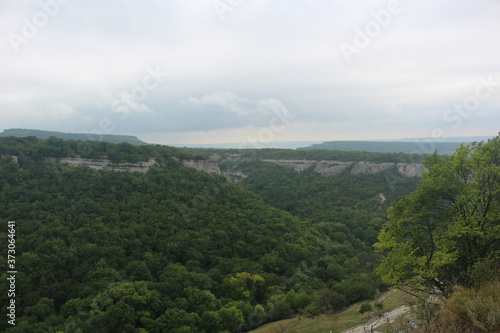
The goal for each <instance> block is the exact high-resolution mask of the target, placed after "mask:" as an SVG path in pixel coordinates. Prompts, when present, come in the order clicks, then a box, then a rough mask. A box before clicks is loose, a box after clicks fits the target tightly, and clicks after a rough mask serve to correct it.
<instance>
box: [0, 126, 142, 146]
mask: <svg viewBox="0 0 500 333" xmlns="http://www.w3.org/2000/svg"><path fill="white" fill-rule="evenodd" d="M5 136H15V137H27V136H35V137H37V138H39V139H48V138H50V137H51V136H53V137H56V138H59V139H63V140H84V141H104V142H110V143H123V142H127V143H130V144H132V145H136V146H141V145H147V144H148V143H147V142H144V141H142V140H139V139H138V138H137V137H135V136H132V135H113V134H92V133H83V134H82V133H80V134H76V133H62V132H53V131H42V130H35V129H20V128H13V129H6V130H4V131H3V132H2V133H0V137H5Z"/></svg>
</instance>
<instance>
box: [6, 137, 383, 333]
mask: <svg viewBox="0 0 500 333" xmlns="http://www.w3.org/2000/svg"><path fill="white" fill-rule="evenodd" d="M0 156H2V158H1V162H0V198H1V199H0V220H2V221H4V223H1V224H0V231H1V233H2V236H1V237H2V238H3V239H7V237H6V236H7V235H6V233H7V221H15V223H16V224H15V228H16V238H15V239H16V267H15V268H16V270H17V272H18V273H17V275H16V290H15V295H16V298H15V302H16V304H17V308H16V326H15V327H12V326H10V325H9V324H7V322H6V321H2V322H1V323H0V330H2V331H5V332H56V331H64V332H81V331H83V332H222V331H229V332H237V331H247V330H250V329H251V328H254V327H257V326H259V325H262V324H263V323H266V322H269V321H275V320H279V319H283V318H287V317H289V316H291V315H294V314H297V313H302V314H308V315H314V314H320V313H322V312H324V311H336V310H339V309H342V308H343V307H345V306H346V305H348V304H351V303H353V302H356V301H359V300H363V299H369V298H371V297H373V296H374V295H375V294H376V293H377V290H382V289H384V288H385V286H384V284H382V282H381V280H380V278H378V277H377V276H376V275H375V274H374V273H373V270H374V267H375V266H376V265H377V262H378V261H379V260H380V257H379V256H378V255H376V254H374V253H373V251H372V246H371V245H372V243H373V242H374V239H375V236H376V234H377V231H378V228H379V227H380V225H381V224H382V223H383V222H384V220H383V218H384V214H383V207H385V206H386V205H387V202H386V203H382V202H377V201H374V200H373V198H372V197H371V194H368V196H369V197H367V198H366V199H367V200H365V197H363V198H361V197H360V200H358V201H356V203H349V202H348V201H349V196H355V193H349V194H348V195H347V196H346V195H343V194H342V196H340V195H339V193H340V192H339V191H338V189H335V190H334V191H333V192H331V193H330V194H331V195H339V197H338V200H334V201H333V202H335V204H333V205H332V204H329V205H327V206H325V209H324V210H322V209H320V210H318V211H317V212H316V215H315V216H311V219H309V217H308V214H307V212H306V211H303V207H304V205H305V204H307V202H306V201H304V205H299V206H296V207H295V208H296V209H295V210H294V209H292V208H293V207H292V206H290V207H288V206H289V205H292V204H293V201H283V203H285V205H286V206H287V207H283V208H286V209H288V210H289V211H290V212H291V213H289V212H286V211H284V210H281V209H278V208H275V207H272V205H275V206H278V202H277V200H281V199H282V198H283V197H284V193H283V191H287V190H289V188H286V187H283V185H286V184H281V185H282V186H281V187H278V183H276V190H277V191H278V193H282V194H280V195H279V197H276V199H275V200H276V202H273V201H272V200H269V197H270V198H273V195H272V189H265V191H264V192H261V194H262V195H263V196H268V198H267V199H266V200H267V203H266V202H265V201H264V200H263V199H262V198H261V197H260V196H259V195H257V194H255V193H259V191H260V190H259V188H260V187H261V185H259V184H258V183H252V182H249V183H248V184H246V185H245V187H243V186H242V185H239V184H233V183H230V182H228V181H227V180H226V179H225V178H224V177H223V176H220V175H212V174H208V173H205V172H200V171H197V170H195V169H192V168H187V167H185V166H183V164H182V160H185V159H201V158H203V156H196V155H193V154H192V153H190V152H186V151H185V150H181V149H176V148H173V147H167V146H133V145H130V144H124V143H122V144H109V143H105V142H91V141H63V140H61V139H57V138H50V139H48V140H39V139H36V138H34V137H28V138H15V137H7V138H0ZM11 156H16V157H17V158H11ZM74 156H80V157H82V158H87V159H99V158H108V159H110V160H113V161H114V162H116V163H126V162H129V163H135V162H137V161H148V160H149V159H150V158H154V159H155V160H156V162H157V164H156V165H154V166H152V167H151V168H150V169H149V171H148V172H147V173H140V172H113V171H110V170H105V169H102V170H94V169H91V168H89V167H87V166H82V165H76V166H74V165H67V164H61V163H57V162H54V161H53V160H47V159H46V158H47V157H51V158H55V159H56V160H57V159H58V158H63V157H74ZM257 164H258V163H257ZM271 166H272V165H271ZM256 167H257V169H255V170H256V171H258V172H260V173H262V172H263V173H269V172H271V171H272V170H268V169H263V170H261V171H259V170H258V168H259V165H257V166H256ZM274 167H275V168H280V169H279V170H278V169H276V171H278V172H281V171H282V170H281V169H282V168H281V167H278V166H276V165H274ZM290 171H291V172H293V171H292V170H290ZM296 174H297V173H295V174H293V175H296ZM255 175H256V176H257V177H261V176H258V175H259V173H255ZM283 175H285V173H283ZM291 175H292V174H290V176H291ZM297 175H299V174H297ZM304 175H306V174H304ZM267 177H268V178H264V177H262V179H263V180H264V179H271V178H272V177H273V176H272V175H269V176H267ZM269 177H270V178H269ZM291 177H293V176H291ZM324 179H329V181H330V182H331V186H332V188H336V187H337V186H342V185H339V184H340V183H339V182H341V180H340V178H330V177H326V178H324ZM335 179H337V180H335ZM249 180H250V178H249ZM291 181H292V180H291ZM366 181H367V180H366V179H364V178H359V182H358V185H360V186H362V187H363V186H365V185H363V184H365V183H366ZM276 182H279V179H276ZM296 182H297V179H296V180H293V181H292V183H291V184H290V185H291V186H297V183H296ZM315 182H316V183H315ZM293 184H295V185H293ZM367 184H368V185H367V186H368V187H371V186H372V185H373V183H367ZM369 184H372V185H369ZM304 185H305V186H306V185H307V186H308V187H310V188H316V187H317V186H326V187H329V186H330V185H328V184H327V183H322V182H321V181H320V180H319V179H317V178H311V179H310V181H308V182H307V183H305V184H304ZM273 186H274V185H273ZM365 188H367V187H366V186H365ZM339 189H340V188H339ZM360 189H361V188H360ZM249 190H254V193H252V192H251V191H249ZM269 190H271V192H269ZM298 190H302V191H309V190H310V189H308V188H306V187H304V188H302V189H298ZM378 191H379V188H373V189H372V190H371V192H370V193H378ZM327 194H328V193H326V192H325V195H327ZM330 194H328V195H330ZM303 195H306V196H307V194H303V193H302V194H301V193H300V192H299V193H297V196H295V197H293V198H290V199H293V200H299V199H300V196H303ZM331 199H333V198H331ZM346 202H347V204H346ZM335 205H338V206H345V208H342V209H340V210H339V211H338V214H337V212H336V211H335ZM301 207H302V208H301ZM350 211H351V212H350ZM294 214H295V215H294ZM322 215H324V216H325V218H323V217H322ZM0 262H1V264H0V265H1V266H2V267H7V258H6V257H5V256H2V257H1V259H0ZM1 274H2V276H1V280H2V281H3V284H4V287H7V286H6V285H5V284H6V283H7V279H6V278H7V276H6V271H5V270H4V271H3V272H2V273H1ZM4 290H7V289H4ZM7 301H8V299H7V293H2V294H1V295H0V302H1V304H7Z"/></svg>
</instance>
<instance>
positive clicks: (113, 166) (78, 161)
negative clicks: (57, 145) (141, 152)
mask: <svg viewBox="0 0 500 333" xmlns="http://www.w3.org/2000/svg"><path fill="white" fill-rule="evenodd" d="M45 160H46V161H49V162H58V163H61V164H70V165H86V166H88V167H89V168H91V169H94V170H101V169H105V170H112V171H128V172H142V173H146V172H148V171H149V169H150V168H151V167H152V166H153V165H155V164H157V163H156V160H155V159H154V158H150V159H149V161H147V162H139V163H111V161H110V160H107V159H99V160H91V159H86V158H80V157H75V158H58V159H56V158H46V159H45Z"/></svg>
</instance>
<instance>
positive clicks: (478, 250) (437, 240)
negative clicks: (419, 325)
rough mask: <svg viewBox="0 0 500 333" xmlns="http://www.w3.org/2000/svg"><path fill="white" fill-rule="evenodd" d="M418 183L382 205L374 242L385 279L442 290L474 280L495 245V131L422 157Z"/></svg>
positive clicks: (499, 208) (499, 141)
mask: <svg viewBox="0 0 500 333" xmlns="http://www.w3.org/2000/svg"><path fill="white" fill-rule="evenodd" d="M426 167H427V168H428V169H429V172H427V173H426V174H424V177H423V179H422V181H421V183H420V185H419V187H418V189H417V190H416V191H415V192H414V193H413V194H411V195H409V196H407V197H405V198H403V199H401V200H400V201H399V202H398V203H397V204H395V205H394V206H393V207H391V208H390V209H389V211H388V216H389V221H388V222H387V223H386V224H385V225H384V226H383V228H382V230H381V232H380V234H379V236H378V239H379V242H378V243H376V244H375V248H376V250H377V251H379V252H386V253H387V257H386V258H385V259H384V260H383V262H382V264H381V265H380V266H379V268H378V273H379V274H380V275H381V276H382V278H383V280H384V281H385V282H386V283H389V284H392V285H395V286H398V287H410V288H412V289H426V290H431V291H432V290H436V288H437V290H440V291H441V292H442V293H443V294H444V295H445V296H446V295H447V294H448V293H449V292H450V291H451V290H450V289H451V287H452V286H454V285H462V286H472V285H473V284H474V282H475V279H473V278H472V276H477V270H478V269H479V267H482V268H481V269H483V268H484V262H493V263H494V262H495V261H498V257H499V253H500V251H499V250H500V242H499V240H500V137H499V136H497V137H495V138H493V139H490V140H489V141H488V142H487V143H483V142H479V143H472V144H471V145H468V146H464V145H462V146H461V147H460V148H459V149H457V151H456V152H455V153H454V154H453V155H452V156H451V157H450V158H449V159H445V158H443V157H440V156H438V155H437V154H433V155H430V156H429V157H428V158H427V161H426Z"/></svg>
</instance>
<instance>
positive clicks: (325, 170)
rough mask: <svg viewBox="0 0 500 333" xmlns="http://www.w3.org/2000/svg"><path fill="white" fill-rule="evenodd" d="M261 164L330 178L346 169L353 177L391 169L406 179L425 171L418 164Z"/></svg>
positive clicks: (277, 161)
mask: <svg viewBox="0 0 500 333" xmlns="http://www.w3.org/2000/svg"><path fill="white" fill-rule="evenodd" d="M262 161H263V162H268V163H274V164H277V165H280V166H283V167H285V168H293V169H294V170H295V171H298V172H300V171H304V170H307V169H309V168H313V170H314V171H316V172H317V173H319V174H321V175H324V176H330V175H335V174H338V173H341V172H342V171H344V170H346V169H347V168H351V169H350V173H351V174H353V175H365V174H375V173H379V172H383V171H386V170H388V169H391V168H394V167H395V168H396V170H397V171H398V172H399V173H400V174H401V175H403V176H406V177H422V173H423V172H425V171H427V169H426V168H425V167H424V166H423V165H422V164H419V163H387V162H385V163H380V162H341V161H328V160H323V161H314V160H262Z"/></svg>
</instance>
